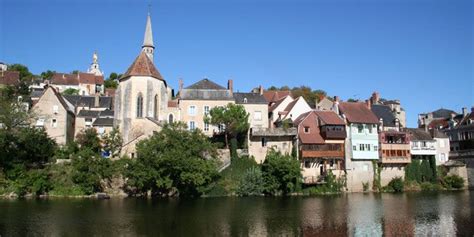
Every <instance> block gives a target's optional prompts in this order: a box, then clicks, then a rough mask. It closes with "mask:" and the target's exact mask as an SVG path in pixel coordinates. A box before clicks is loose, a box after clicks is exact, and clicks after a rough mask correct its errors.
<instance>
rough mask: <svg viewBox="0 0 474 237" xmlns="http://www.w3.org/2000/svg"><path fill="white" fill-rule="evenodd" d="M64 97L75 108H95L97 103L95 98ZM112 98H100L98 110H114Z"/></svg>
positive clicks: (80, 96)
mask: <svg viewBox="0 0 474 237" xmlns="http://www.w3.org/2000/svg"><path fill="white" fill-rule="evenodd" d="M63 97H64V98H65V99H66V100H67V101H69V102H70V103H71V104H72V105H74V106H75V107H77V106H86V107H93V108H95V106H94V102H95V97H94V96H82V95H63ZM112 100H113V99H112V97H110V96H100V97H99V107H98V108H109V109H111V108H112Z"/></svg>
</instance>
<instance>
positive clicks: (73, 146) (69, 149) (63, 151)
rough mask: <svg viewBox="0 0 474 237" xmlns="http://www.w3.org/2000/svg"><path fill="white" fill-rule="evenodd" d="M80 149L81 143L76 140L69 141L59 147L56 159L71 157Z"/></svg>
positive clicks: (55, 155)
mask: <svg viewBox="0 0 474 237" xmlns="http://www.w3.org/2000/svg"><path fill="white" fill-rule="evenodd" d="M78 151H79V145H78V144H77V143H76V142H75V141H71V142H68V143H67V144H66V145H65V146H62V147H59V148H58V149H57V150H56V152H55V154H54V158H55V159H70V158H71V156H72V155H73V154H75V153H77V152H78Z"/></svg>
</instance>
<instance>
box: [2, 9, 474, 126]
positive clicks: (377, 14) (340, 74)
mask: <svg viewBox="0 0 474 237" xmlns="http://www.w3.org/2000/svg"><path fill="white" fill-rule="evenodd" d="M149 4H151V8H150V9H151V10H150V14H151V17H152V26H153V36H154V43H155V47H156V49H155V56H154V57H155V65H156V66H157V68H158V69H159V71H160V72H161V74H162V75H163V76H164V77H165V79H166V81H167V82H168V84H169V85H171V86H172V87H173V88H177V87H178V79H179V78H182V79H183V80H184V84H185V86H186V85H190V84H192V83H194V82H197V81H198V80H200V79H202V78H204V77H207V78H209V79H211V80H213V81H215V82H217V83H219V84H221V85H223V86H225V85H226V84H227V80H228V79H233V80H234V88H235V90H236V91H237V90H238V91H241V92H247V91H250V90H251V89H252V88H254V87H257V86H259V85H262V86H264V87H269V86H272V85H275V86H283V85H288V86H290V87H293V86H300V85H306V86H310V87H311V88H313V89H322V90H325V91H326V92H327V93H328V95H331V96H335V95H338V96H339V97H340V98H341V99H343V100H347V99H348V98H356V99H363V100H365V99H367V98H368V97H370V95H371V94H372V92H374V91H378V92H379V93H380V94H381V97H382V98H387V99H399V100H400V101H401V103H402V106H403V107H404V109H405V110H406V113H407V123H408V126H410V127H414V126H416V121H417V114H418V113H422V112H429V111H433V110H436V109H438V108H441V107H442V108H449V109H453V110H455V111H458V112H460V111H461V108H462V107H468V108H470V107H471V106H473V105H474V84H473V81H474V1H472V0H456V1H453V0H360V1H356V0H274V1H271V0H253V1H251V0H241V1H235V0H230V1H229V0H202V1H199V0H192V1H184V0H173V1H171V0H159V1H156V0H95V1H92V0H81V1H79V0H43V1H36V0H0V61H3V62H5V63H7V64H13V63H21V64H24V65H26V66H28V67H29V69H30V71H32V72H33V73H35V74H40V73H41V72H43V71H46V70H55V71H57V72H71V71H73V70H81V71H86V70H87V68H88V66H89V65H90V63H91V62H92V54H93V52H94V51H97V53H98V56H99V63H100V67H101V69H102V70H103V71H104V72H105V73H106V75H108V74H109V73H111V72H117V73H124V72H125V71H126V70H127V68H128V67H129V66H130V64H131V63H132V62H133V60H134V59H135V58H136V57H137V56H138V54H139V52H140V50H141V45H142V42H143V35H144V30H145V22H146V16H147V12H148V9H149V7H148V5H149Z"/></svg>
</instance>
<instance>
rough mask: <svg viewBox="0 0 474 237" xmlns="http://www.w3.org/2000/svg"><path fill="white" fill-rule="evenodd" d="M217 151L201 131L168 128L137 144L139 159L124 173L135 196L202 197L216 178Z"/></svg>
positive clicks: (180, 126)
mask: <svg viewBox="0 0 474 237" xmlns="http://www.w3.org/2000/svg"><path fill="white" fill-rule="evenodd" d="M216 157H217V151H216V149H215V147H214V145H213V144H212V143H210V142H209V139H208V137H207V136H206V135H204V134H203V133H202V132H201V131H200V130H194V131H188V130H187V129H186V125H185V124H183V123H171V124H165V125H164V126H163V128H162V130H161V131H160V132H157V133H155V134H153V135H152V136H151V137H150V138H148V139H145V140H143V141H141V142H139V143H138V144H137V158H136V159H133V160H131V161H130V163H129V164H128V166H127V170H126V172H125V176H126V177H127V186H128V187H129V190H130V192H131V193H132V194H142V195H143V194H146V193H147V192H148V191H151V193H152V195H154V196H155V195H161V196H163V195H179V196H199V195H202V194H203V193H204V192H205V191H206V190H207V189H208V188H209V184H211V183H212V181H214V180H215V179H216V178H217V177H218V173H217V164H216Z"/></svg>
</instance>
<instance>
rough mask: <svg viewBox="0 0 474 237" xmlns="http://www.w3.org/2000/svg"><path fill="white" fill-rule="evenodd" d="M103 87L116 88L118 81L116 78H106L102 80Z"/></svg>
mask: <svg viewBox="0 0 474 237" xmlns="http://www.w3.org/2000/svg"><path fill="white" fill-rule="evenodd" d="M104 86H105V88H112V89H117V86H118V82H117V81H116V80H112V79H108V80H105V82H104Z"/></svg>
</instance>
